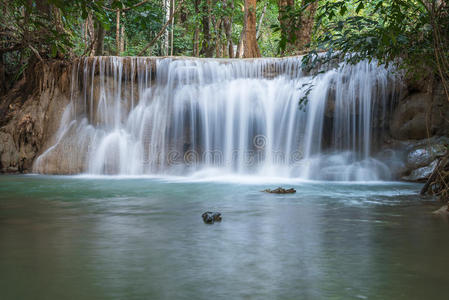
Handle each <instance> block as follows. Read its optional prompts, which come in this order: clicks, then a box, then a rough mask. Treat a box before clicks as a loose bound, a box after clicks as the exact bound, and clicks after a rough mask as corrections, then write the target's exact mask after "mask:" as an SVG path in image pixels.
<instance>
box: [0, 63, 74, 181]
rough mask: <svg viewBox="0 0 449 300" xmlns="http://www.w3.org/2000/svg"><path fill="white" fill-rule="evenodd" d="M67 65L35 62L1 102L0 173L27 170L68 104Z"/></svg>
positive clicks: (54, 130)
mask: <svg viewBox="0 0 449 300" xmlns="http://www.w3.org/2000/svg"><path fill="white" fill-rule="evenodd" d="M69 74H70V71H69V66H68V65H67V64H65V63H63V62H60V61H56V62H49V63H38V64H37V65H35V66H34V68H32V69H31V70H30V71H29V72H28V73H27V74H26V75H25V78H24V79H23V80H22V81H21V82H19V83H18V84H16V86H15V87H14V88H13V89H12V90H11V91H10V92H9V93H8V94H7V95H5V96H3V97H1V99H0V112H1V113H2V119H1V121H0V172H9V173H10V172H27V171H30V170H31V168H32V165H33V161H34V159H35V158H36V156H37V155H38V154H39V153H40V151H42V149H43V147H44V144H46V143H47V142H49V140H50V139H51V137H52V136H53V135H54V133H55V132H56V130H57V129H58V127H59V121H60V118H61V116H62V111H63V109H64V108H65V106H67V104H68V103H69V97H68V95H69V92H70V85H69V84H70V83H69Z"/></svg>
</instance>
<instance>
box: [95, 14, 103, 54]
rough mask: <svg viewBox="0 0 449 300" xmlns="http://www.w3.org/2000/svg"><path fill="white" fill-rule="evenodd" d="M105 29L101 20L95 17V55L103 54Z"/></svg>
mask: <svg viewBox="0 0 449 300" xmlns="http://www.w3.org/2000/svg"><path fill="white" fill-rule="evenodd" d="M104 36H105V31H104V28H103V26H102V25H101V22H100V21H98V19H96V18H95V45H94V51H93V53H94V55H98V56H100V55H103V45H104Z"/></svg>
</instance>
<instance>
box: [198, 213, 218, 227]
mask: <svg viewBox="0 0 449 300" xmlns="http://www.w3.org/2000/svg"><path fill="white" fill-rule="evenodd" d="M201 216H202V217H203V221H204V223H206V224H213V223H215V222H221V213H219V212H211V211H206V212H205V213H204V214H202V215H201Z"/></svg>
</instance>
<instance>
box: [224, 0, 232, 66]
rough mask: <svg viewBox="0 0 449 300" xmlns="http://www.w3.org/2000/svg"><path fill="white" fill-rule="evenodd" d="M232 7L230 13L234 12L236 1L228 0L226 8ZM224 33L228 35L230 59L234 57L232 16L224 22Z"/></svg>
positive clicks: (227, 17)
mask: <svg viewBox="0 0 449 300" xmlns="http://www.w3.org/2000/svg"><path fill="white" fill-rule="evenodd" d="M227 7H230V11H231V12H233V11H234V0H227V2H226V8H227ZM223 27H224V32H225V35H226V43H227V45H228V57H229V58H233V57H234V45H233V43H232V15H231V16H226V17H225V18H224V20H223Z"/></svg>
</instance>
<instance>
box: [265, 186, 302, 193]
mask: <svg viewBox="0 0 449 300" xmlns="http://www.w3.org/2000/svg"><path fill="white" fill-rule="evenodd" d="M262 192H265V193H270V194H294V193H296V190H295V189H294V188H290V189H284V188H281V187H278V188H277V189H274V190H270V189H266V190H263V191H262Z"/></svg>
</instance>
